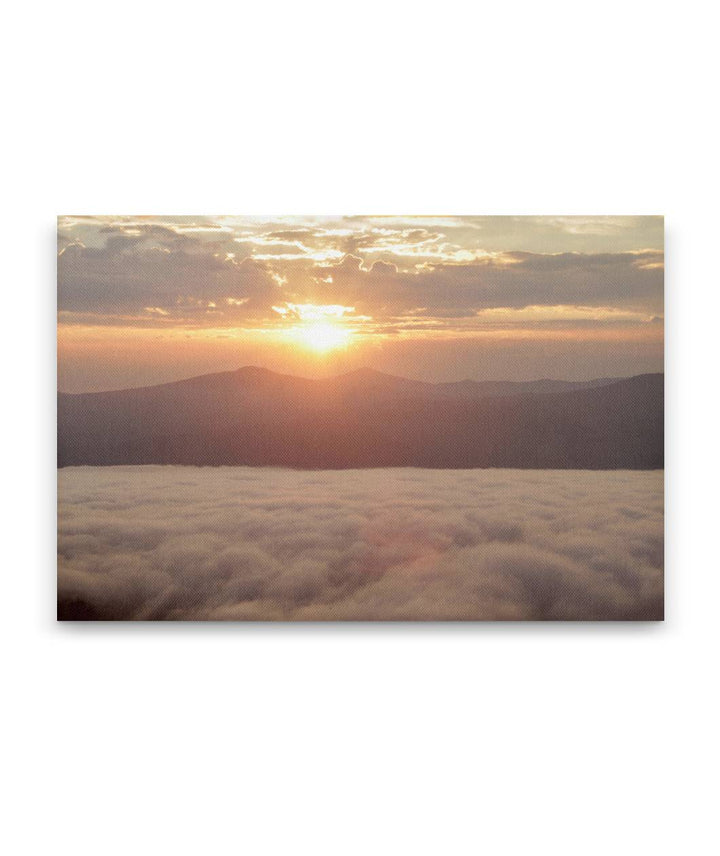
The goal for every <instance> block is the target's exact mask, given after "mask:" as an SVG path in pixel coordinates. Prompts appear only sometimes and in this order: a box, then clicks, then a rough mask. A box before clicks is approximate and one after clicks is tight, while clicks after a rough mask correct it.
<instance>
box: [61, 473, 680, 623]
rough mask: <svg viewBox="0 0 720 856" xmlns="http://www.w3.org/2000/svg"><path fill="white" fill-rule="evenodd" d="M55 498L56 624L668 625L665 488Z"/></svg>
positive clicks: (70, 485) (95, 482)
mask: <svg viewBox="0 0 720 856" xmlns="http://www.w3.org/2000/svg"><path fill="white" fill-rule="evenodd" d="M58 490H59V507H58V604H59V614H60V617H63V618H97V619H125V620H127V619H134V620H143V619H145V620H148V619H217V620H223V619H229V620H232V619H245V620H258V619H278V620H285V619H298V620H333V619H356V620H368V619H411V620H426V619H444V620H454V619H502V620H518V619H548V620H552V619H568V620H577V619H657V618H662V613H663V473H662V472H660V471H649V472H630V471H613V472H586V471H537V470H451V471H448V470H418V469H390V470H350V471H342V472H337V471H315V472H308V471H292V470H281V469H257V468H244V467H237V468H233V467H226V468H194V467H108V468H86V467H79V468H72V467H70V468H66V469H63V470H60V471H58Z"/></svg>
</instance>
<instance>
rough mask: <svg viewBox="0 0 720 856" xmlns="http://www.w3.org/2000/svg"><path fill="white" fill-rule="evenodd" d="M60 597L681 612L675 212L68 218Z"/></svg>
mask: <svg viewBox="0 0 720 856" xmlns="http://www.w3.org/2000/svg"><path fill="white" fill-rule="evenodd" d="M57 266H58V267H57V279H58V281H57V285H58V398H57V417H58V422H57V425H58V437H57V441H58V473H57V475H58V570H57V606H58V618H59V619H60V620H67V621H79V620H84V621H88V620H89V621H93V620H95V621H155V620H178V621H183V620H193V621H197V620H202V621H343V620H349V621H401V620H407V621H539V620H543V621H639V620H645V621H647V620H660V619H662V617H663V609H664V597H663V555H664V538H663V467H664V451H663V447H664V437H663V421H664V414H663V401H664V396H663V328H664V309H663V302H664V300H663V290H664V285H663V279H664V249H663V219H662V217H656V216H633V217H630V216H622V217H608V216H572V217H569V216H546V217H538V216H518V217H511V216H502V217H493V216H478V217H471V216H276V217H275V216H182V217H181V216H125V215H123V216H80V215H73V216H70V215H68V216H61V217H59V218H58V257H57Z"/></svg>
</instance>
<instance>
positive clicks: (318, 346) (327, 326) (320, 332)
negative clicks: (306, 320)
mask: <svg viewBox="0 0 720 856" xmlns="http://www.w3.org/2000/svg"><path fill="white" fill-rule="evenodd" d="M294 332H295V335H296V337H297V339H298V340H299V341H300V342H302V343H303V344H304V345H305V346H306V347H308V348H310V350H312V351H315V353H317V354H326V353H327V352H328V351H333V350H335V349H336V348H342V347H344V346H345V345H347V343H348V341H349V339H350V335H351V334H350V331H349V330H348V329H347V328H346V327H340V326H339V325H337V324H332V323H331V322H328V321H317V322H315V323H312V324H303V325H302V326H299V327H296V328H295V331H294Z"/></svg>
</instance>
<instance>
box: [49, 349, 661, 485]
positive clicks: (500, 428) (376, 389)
mask: <svg viewBox="0 0 720 856" xmlns="http://www.w3.org/2000/svg"><path fill="white" fill-rule="evenodd" d="M663 409H664V376H663V375H662V374H645V375H638V376H636V377H631V378H602V379H599V380H593V381H585V382H577V383H576V382H570V381H556V380H539V381H528V382H521V383H517V382H504V381H484V382H478V381H470V380H467V381H460V382H457V383H427V382H423V381H416V380H408V379H406V378H399V377H393V376H391V375H387V374H383V373H381V372H377V371H373V370H371V369H360V370H358V371H354V372H350V373H348V374H343V375H339V376H337V377H333V378H327V379H322V380H313V379H308V378H300V377H292V376H290V375H283V374H277V373H275V372H271V371H269V370H267V369H263V368H258V367H255V366H246V367H244V368H241V369H238V370H237V371H230V372H220V373H216V374H209V375H203V376H200V377H194V378H190V379H189V380H182V381H177V382H174V383H165V384H160V385H157V386H150V387H142V388H138V389H125V390H117V391H112V392H96V393H80V394H71V393H58V466H60V467H64V466H77V465H90V466H104V465H114V464H189V465H251V466H287V467H298V468H310V469H320V468H322V469H345V468H361V467H391V466H392V467H395V466H416V467H434V468H465V467H468V468H469V467H510V468H541V469H655V468H661V467H663V465H664V452H663V447H664V434H663Z"/></svg>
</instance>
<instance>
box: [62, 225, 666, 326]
mask: <svg viewBox="0 0 720 856" xmlns="http://www.w3.org/2000/svg"><path fill="white" fill-rule="evenodd" d="M58 239H59V256H58V307H59V309H60V311H61V313H62V314H61V321H62V322H63V323H76V324H77V323H79V324H105V325H107V324H110V325H119V326H123V325H134V326H150V327H160V328H162V327H167V326H168V325H179V324H180V325H187V326H190V327H204V328H212V327H227V326H233V325H240V324H245V325H249V326H251V327H252V326H262V325H263V323H265V322H267V321H268V320H273V319H274V320H276V321H277V320H278V318H277V315H276V314H275V313H274V310H273V307H274V306H280V307H281V308H282V307H283V306H286V305H287V304H304V303H313V304H339V305H343V306H345V307H347V308H348V314H349V315H350V316H352V317H354V320H355V322H356V323H359V324H360V325H361V326H362V327H363V329H365V330H366V331H367V332H373V331H377V330H379V331H381V332H382V331H387V330H392V331H394V332H398V331H401V330H408V329H414V328H421V329H424V327H423V325H422V323H421V322H422V319H426V318H433V319H436V320H438V322H440V323H441V325H442V326H443V328H445V329H455V328H456V326H457V325H456V324H453V323H451V319H461V318H466V319H476V317H477V313H479V312H482V311H483V310H488V309H505V310H515V309H524V308H526V307H533V306H542V307H561V308H563V311H561V312H560V313H559V320H561V321H565V320H567V313H568V309H570V308H572V307H578V306H579V307H581V308H583V309H584V310H585V311H587V309H588V308H590V309H595V310H601V317H605V320H607V311H608V310H609V311H610V313H611V315H612V313H615V316H617V313H618V311H620V310H622V312H624V313H625V316H624V317H625V318H626V319H627V317H629V318H630V320H634V321H636V322H644V321H645V322H646V321H648V320H650V319H651V318H652V317H654V316H658V315H661V314H662V311H663V300H662V288H663V248H662V245H663V235H662V218H652V217H648V218H637V217H619V218H612V217H608V218H602V217H599V218H582V217H579V218H534V217H525V218H520V217H507V218H501V217H487V218H472V217H468V218H452V217H448V218H435V219H429V218H405V219H404V220H397V219H393V218H377V219H373V218H351V217H348V218H335V219H333V218H310V217H308V218H274V219H272V218H270V219H266V220H262V219H259V220H258V219H252V218H244V219H242V218H229V217H225V218H204V219H199V218H194V219H193V218H187V217H168V218H159V219H157V218H156V219H153V218H129V217H121V218H112V217H105V218H104V217H88V218H73V217H62V218H60V221H59V234H58ZM628 312H629V313H630V315H629V316H627V313H628ZM603 313H604V315H603ZM615 316H613V317H615ZM418 319H420V322H419V321H418ZM483 320H486V319H483ZM371 321H372V322H374V324H373V325H370V324H369V323H368V322H371ZM525 321H526V323H527V319H525ZM382 325H385V326H382Z"/></svg>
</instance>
